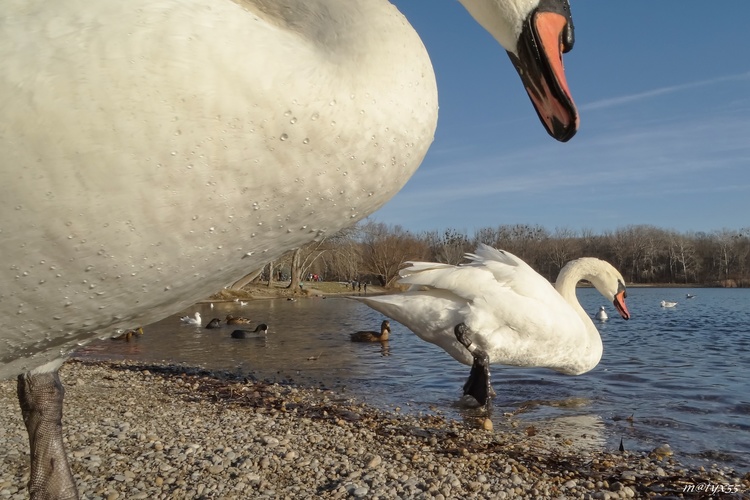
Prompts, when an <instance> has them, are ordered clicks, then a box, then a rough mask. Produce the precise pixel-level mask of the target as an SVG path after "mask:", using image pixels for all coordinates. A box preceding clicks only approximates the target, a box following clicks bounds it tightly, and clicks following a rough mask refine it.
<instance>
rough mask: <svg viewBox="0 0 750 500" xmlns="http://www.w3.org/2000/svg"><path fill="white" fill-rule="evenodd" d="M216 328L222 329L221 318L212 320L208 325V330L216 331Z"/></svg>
mask: <svg viewBox="0 0 750 500" xmlns="http://www.w3.org/2000/svg"><path fill="white" fill-rule="evenodd" d="M216 328H221V320H220V319H219V318H214V319H212V320H211V321H209V322H208V324H207V325H206V330H214V329H216Z"/></svg>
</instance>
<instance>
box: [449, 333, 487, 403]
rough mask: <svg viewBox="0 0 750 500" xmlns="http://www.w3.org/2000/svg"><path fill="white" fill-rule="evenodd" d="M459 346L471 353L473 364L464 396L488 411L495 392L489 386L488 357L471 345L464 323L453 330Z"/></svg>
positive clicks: (465, 385)
mask: <svg viewBox="0 0 750 500" xmlns="http://www.w3.org/2000/svg"><path fill="white" fill-rule="evenodd" d="M453 332H454V334H455V335H456V340H458V341H459V342H460V343H461V345H463V346H464V347H466V349H467V350H468V351H469V352H470V353H471V355H472V357H473V358H474V363H473V364H472V365H471V371H470V372H469V378H468V379H467V380H466V383H465V384H464V395H469V396H472V397H473V398H474V399H476V400H477V401H478V402H479V404H480V405H482V406H486V407H487V409H488V410H489V407H490V398H494V397H495V391H494V390H493V389H492V385H490V357H489V356H488V355H487V353H486V352H484V351H483V350H481V349H480V348H478V347H477V346H476V345H474V344H472V342H471V340H470V339H469V336H468V334H469V328H468V327H467V326H466V324H464V323H459V324H458V325H456V327H455V328H454V329H453Z"/></svg>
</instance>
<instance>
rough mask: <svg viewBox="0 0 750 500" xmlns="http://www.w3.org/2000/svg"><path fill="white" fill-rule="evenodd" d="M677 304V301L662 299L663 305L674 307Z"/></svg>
mask: <svg viewBox="0 0 750 500" xmlns="http://www.w3.org/2000/svg"><path fill="white" fill-rule="evenodd" d="M676 305H677V302H670V301H668V300H662V301H661V306H662V307H674V306H676Z"/></svg>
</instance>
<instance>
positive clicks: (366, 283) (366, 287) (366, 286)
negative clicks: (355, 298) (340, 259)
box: [365, 281, 367, 293]
mask: <svg viewBox="0 0 750 500" xmlns="http://www.w3.org/2000/svg"><path fill="white" fill-rule="evenodd" d="M365 293H367V282H366V281H365Z"/></svg>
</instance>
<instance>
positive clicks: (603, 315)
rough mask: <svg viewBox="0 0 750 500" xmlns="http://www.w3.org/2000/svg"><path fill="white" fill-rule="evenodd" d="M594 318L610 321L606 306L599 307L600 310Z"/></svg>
mask: <svg viewBox="0 0 750 500" xmlns="http://www.w3.org/2000/svg"><path fill="white" fill-rule="evenodd" d="M594 317H595V318H596V319H597V320H599V321H607V320H608V319H609V316H608V315H607V311H605V310H604V306H599V310H598V311H597V312H596V315H595V316H594Z"/></svg>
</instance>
